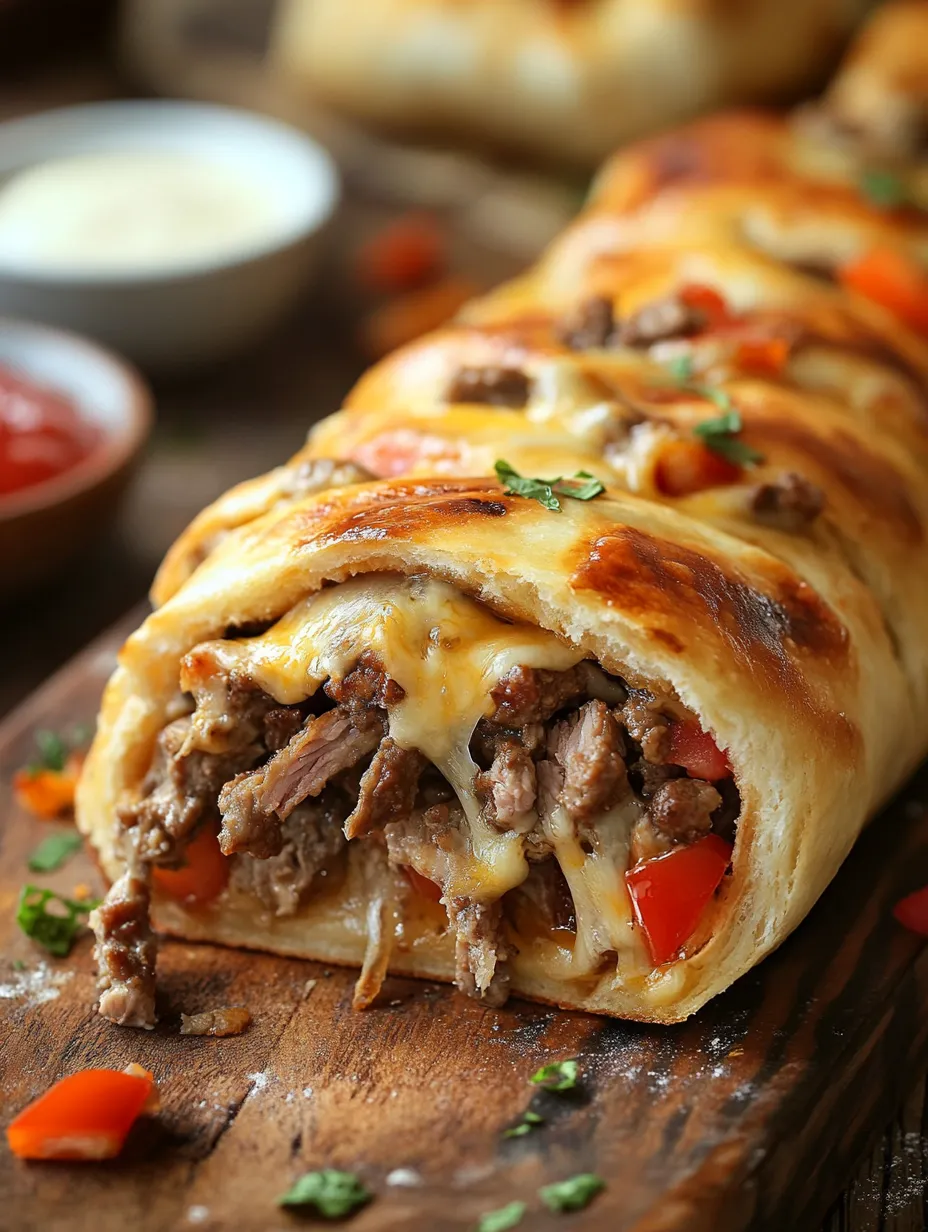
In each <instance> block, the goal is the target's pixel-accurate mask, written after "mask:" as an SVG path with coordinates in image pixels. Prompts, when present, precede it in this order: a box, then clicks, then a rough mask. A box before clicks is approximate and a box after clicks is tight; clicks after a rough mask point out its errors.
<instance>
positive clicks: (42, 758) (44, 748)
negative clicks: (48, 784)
mask: <svg viewBox="0 0 928 1232" xmlns="http://www.w3.org/2000/svg"><path fill="white" fill-rule="evenodd" d="M35 743H36V748H37V749H38V750H39V756H38V758H37V759H36V760H35V761H33V762H30V764H29V765H28V766H27V767H26V769H27V770H28V771H29V773H30V774H32V775H36V774H39V773H41V771H42V770H56V771H61V770H63V769H64V766H65V762H66V761H67V760H68V746H67V745H66V744H65V742H64V741H63V740H62V738H61V737H60V736H59V735H58V733H57V732H53V731H37V732H36V733H35Z"/></svg>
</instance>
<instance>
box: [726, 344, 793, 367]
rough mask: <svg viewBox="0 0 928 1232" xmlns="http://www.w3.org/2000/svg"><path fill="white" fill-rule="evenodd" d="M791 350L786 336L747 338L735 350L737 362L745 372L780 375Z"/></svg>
mask: <svg viewBox="0 0 928 1232" xmlns="http://www.w3.org/2000/svg"><path fill="white" fill-rule="evenodd" d="M789 351H790V344H789V343H788V342H787V340H786V339H785V338H745V339H744V340H743V341H742V342H739V343H738V346H737V348H736V350H735V363H736V364H737V365H738V367H739V368H742V369H743V370H744V371H745V372H757V373H760V374H761V375H762V376H780V375H781V373H782V372H783V369H784V368H785V367H786V361H787V360H788V359H789Z"/></svg>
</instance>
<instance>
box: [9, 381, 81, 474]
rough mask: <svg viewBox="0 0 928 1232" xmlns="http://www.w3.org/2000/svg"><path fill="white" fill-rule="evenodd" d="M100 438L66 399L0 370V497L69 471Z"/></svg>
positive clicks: (54, 392)
mask: <svg viewBox="0 0 928 1232" xmlns="http://www.w3.org/2000/svg"><path fill="white" fill-rule="evenodd" d="M99 439H100V432H99V430H98V429H97V428H96V427H95V426H94V425H93V424H90V423H88V422H87V420H86V419H84V418H83V417H82V416H81V414H80V413H79V411H78V410H77V408H76V407H75V405H74V404H73V403H72V402H71V401H70V399H68V398H66V397H65V396H64V395H63V394H60V393H57V392H56V391H55V390H53V389H46V388H43V386H41V385H34V384H33V383H32V382H31V381H30V380H29V379H28V377H24V376H21V375H19V374H18V373H15V372H11V371H10V370H9V369H8V368H3V367H0V497H2V496H8V495H9V494H10V493H12V492H19V491H20V490H21V489H23V488H30V487H32V486H33V485H34V484H37V483H42V482H44V480H46V479H53V478H54V477H55V476H56V475H61V474H62V473H63V472H64V471H67V470H70V469H71V467H73V466H76V465H77V463H78V462H83V460H84V459H85V458H86V457H87V456H88V454H90V453H91V452H92V450H93V449H94V447H95V446H96V444H97V442H98V441H99Z"/></svg>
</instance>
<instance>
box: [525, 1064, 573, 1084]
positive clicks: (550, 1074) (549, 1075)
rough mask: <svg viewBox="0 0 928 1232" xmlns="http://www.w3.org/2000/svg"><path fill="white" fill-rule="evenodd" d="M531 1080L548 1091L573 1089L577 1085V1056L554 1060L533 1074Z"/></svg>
mask: <svg viewBox="0 0 928 1232" xmlns="http://www.w3.org/2000/svg"><path fill="white" fill-rule="evenodd" d="M529 1081H530V1082H534V1083H535V1085H536V1086H540V1087H544V1088H545V1089H546V1090H548V1091H572V1090H573V1088H574V1087H575V1086H576V1085H577V1061H576V1058H575V1057H570V1058H569V1059H568V1060H566V1061H552V1062H551V1064H550V1065H543V1066H542V1067H541V1069H540V1070H538V1071H537V1072H536V1073H534V1074H532V1076H531V1078H530V1079H529Z"/></svg>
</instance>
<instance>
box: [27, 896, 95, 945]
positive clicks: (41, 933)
mask: <svg viewBox="0 0 928 1232" xmlns="http://www.w3.org/2000/svg"><path fill="white" fill-rule="evenodd" d="M49 903H54V904H55V906H56V907H57V908H58V910H57V911H49V910H48V904H49ZM96 906H98V904H97V903H96V902H85V903H77V902H73V901H72V900H71V899H69V898H63V897H62V896H61V895H60V894H56V893H55V892H54V891H53V890H43V889H42V888H41V886H34V885H27V886H23V890H22V893H21V894H20V896H19V906H18V908H17V910H16V923H17V924H18V925H19V927H20V928H21V929H22V930H23V932H24V933H25V934H26V936H27V937H31V938H32V940H33V941H35V942H36V943H37V944H38V945H41V946H42V947H43V948H44V949H46V950H48V952H49V954H54V955H55V956H56V957H57V958H65V957H66V956H67V955H68V954H70V952H71V946H72V945H73V944H74V938H75V937H76V936H77V934H78V932H80V930H81V928H82V927H83V926H84V924H85V922H86V921H85V917H86V916H88V915H89V914H90V912H91V911H93V909H94V907H96ZM62 908H63V910H62Z"/></svg>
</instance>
